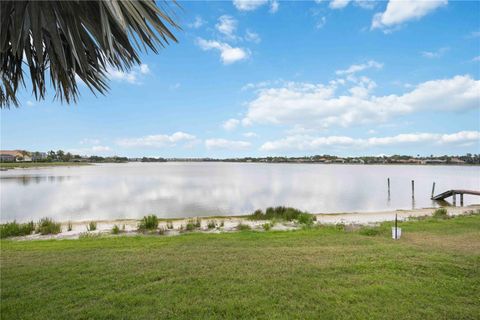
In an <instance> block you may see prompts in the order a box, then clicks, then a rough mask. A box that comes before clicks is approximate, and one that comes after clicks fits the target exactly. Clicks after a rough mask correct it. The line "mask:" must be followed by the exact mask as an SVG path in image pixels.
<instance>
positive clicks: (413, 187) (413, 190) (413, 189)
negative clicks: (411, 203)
mask: <svg viewBox="0 0 480 320" xmlns="http://www.w3.org/2000/svg"><path fill="white" fill-rule="evenodd" d="M414 198H415V180H412V199H414Z"/></svg>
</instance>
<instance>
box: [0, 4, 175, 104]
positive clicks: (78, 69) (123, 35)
mask: <svg viewBox="0 0 480 320" xmlns="http://www.w3.org/2000/svg"><path fill="white" fill-rule="evenodd" d="M172 3H173V4H174V5H176V2H172ZM171 9H172V7H171V6H170V3H167V2H162V3H160V4H158V5H157V4H156V3H155V1H153V0H121V1H120V0H109V1H101V0H97V1H82V0H76V1H35V0H32V1H0V61H1V63H2V65H1V70H0V72H1V77H2V81H1V84H0V107H1V108H4V107H7V108H8V107H10V105H12V104H13V105H15V106H18V99H17V90H18V88H19V86H20V85H22V86H24V87H25V83H24V74H23V68H24V67H25V65H26V66H28V71H29V74H30V80H31V82H32V90H33V94H34V95H35V97H36V99H37V100H41V99H44V98H45V92H46V87H47V86H46V83H45V81H46V79H47V80H48V78H49V79H50V81H51V85H52V88H53V89H54V90H55V97H56V98H59V99H60V100H61V101H66V102H67V103H70V102H71V101H76V100H77V97H78V82H79V79H80V80H81V81H83V82H84V83H85V84H86V85H87V86H88V87H89V88H90V90H91V91H92V92H94V93H95V92H99V93H101V94H104V93H105V92H106V91H107V90H108V83H107V80H108V79H107V71H106V70H107V66H111V67H113V68H116V69H118V70H122V71H126V70H129V69H130V68H131V67H132V66H134V65H137V64H139V63H140V58H139V51H141V50H147V49H150V50H152V51H153V52H155V53H157V52H158V48H159V47H160V48H162V47H165V46H166V45H168V44H169V42H170V41H174V42H177V39H176V37H175V35H174V34H173V33H172V31H171V30H170V29H180V27H179V26H178V25H177V24H176V23H175V21H174V20H173V18H172V16H174V14H173V11H172V10H171Z"/></svg>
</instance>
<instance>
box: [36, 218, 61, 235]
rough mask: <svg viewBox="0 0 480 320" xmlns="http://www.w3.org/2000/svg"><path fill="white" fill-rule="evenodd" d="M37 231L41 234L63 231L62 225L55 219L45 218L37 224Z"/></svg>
mask: <svg viewBox="0 0 480 320" xmlns="http://www.w3.org/2000/svg"><path fill="white" fill-rule="evenodd" d="M37 232H38V233H40V234H41V235H46V234H57V233H60V232H62V226H61V224H60V223H58V222H55V221H54V220H53V219H50V218H43V219H41V220H40V221H39V222H38V224H37Z"/></svg>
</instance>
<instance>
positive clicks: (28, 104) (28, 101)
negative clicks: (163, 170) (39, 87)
mask: <svg viewBox="0 0 480 320" xmlns="http://www.w3.org/2000/svg"><path fill="white" fill-rule="evenodd" d="M34 105H35V103H34V102H33V101H32V100H27V106H29V107H33V106H34Z"/></svg>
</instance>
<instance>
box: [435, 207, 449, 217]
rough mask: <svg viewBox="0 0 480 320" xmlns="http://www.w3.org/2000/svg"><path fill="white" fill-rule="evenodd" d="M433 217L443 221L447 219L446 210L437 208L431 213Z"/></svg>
mask: <svg viewBox="0 0 480 320" xmlns="http://www.w3.org/2000/svg"><path fill="white" fill-rule="evenodd" d="M433 217H434V218H440V219H445V218H448V212H447V209H445V208H439V209H437V210H435V211H434V212H433Z"/></svg>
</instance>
